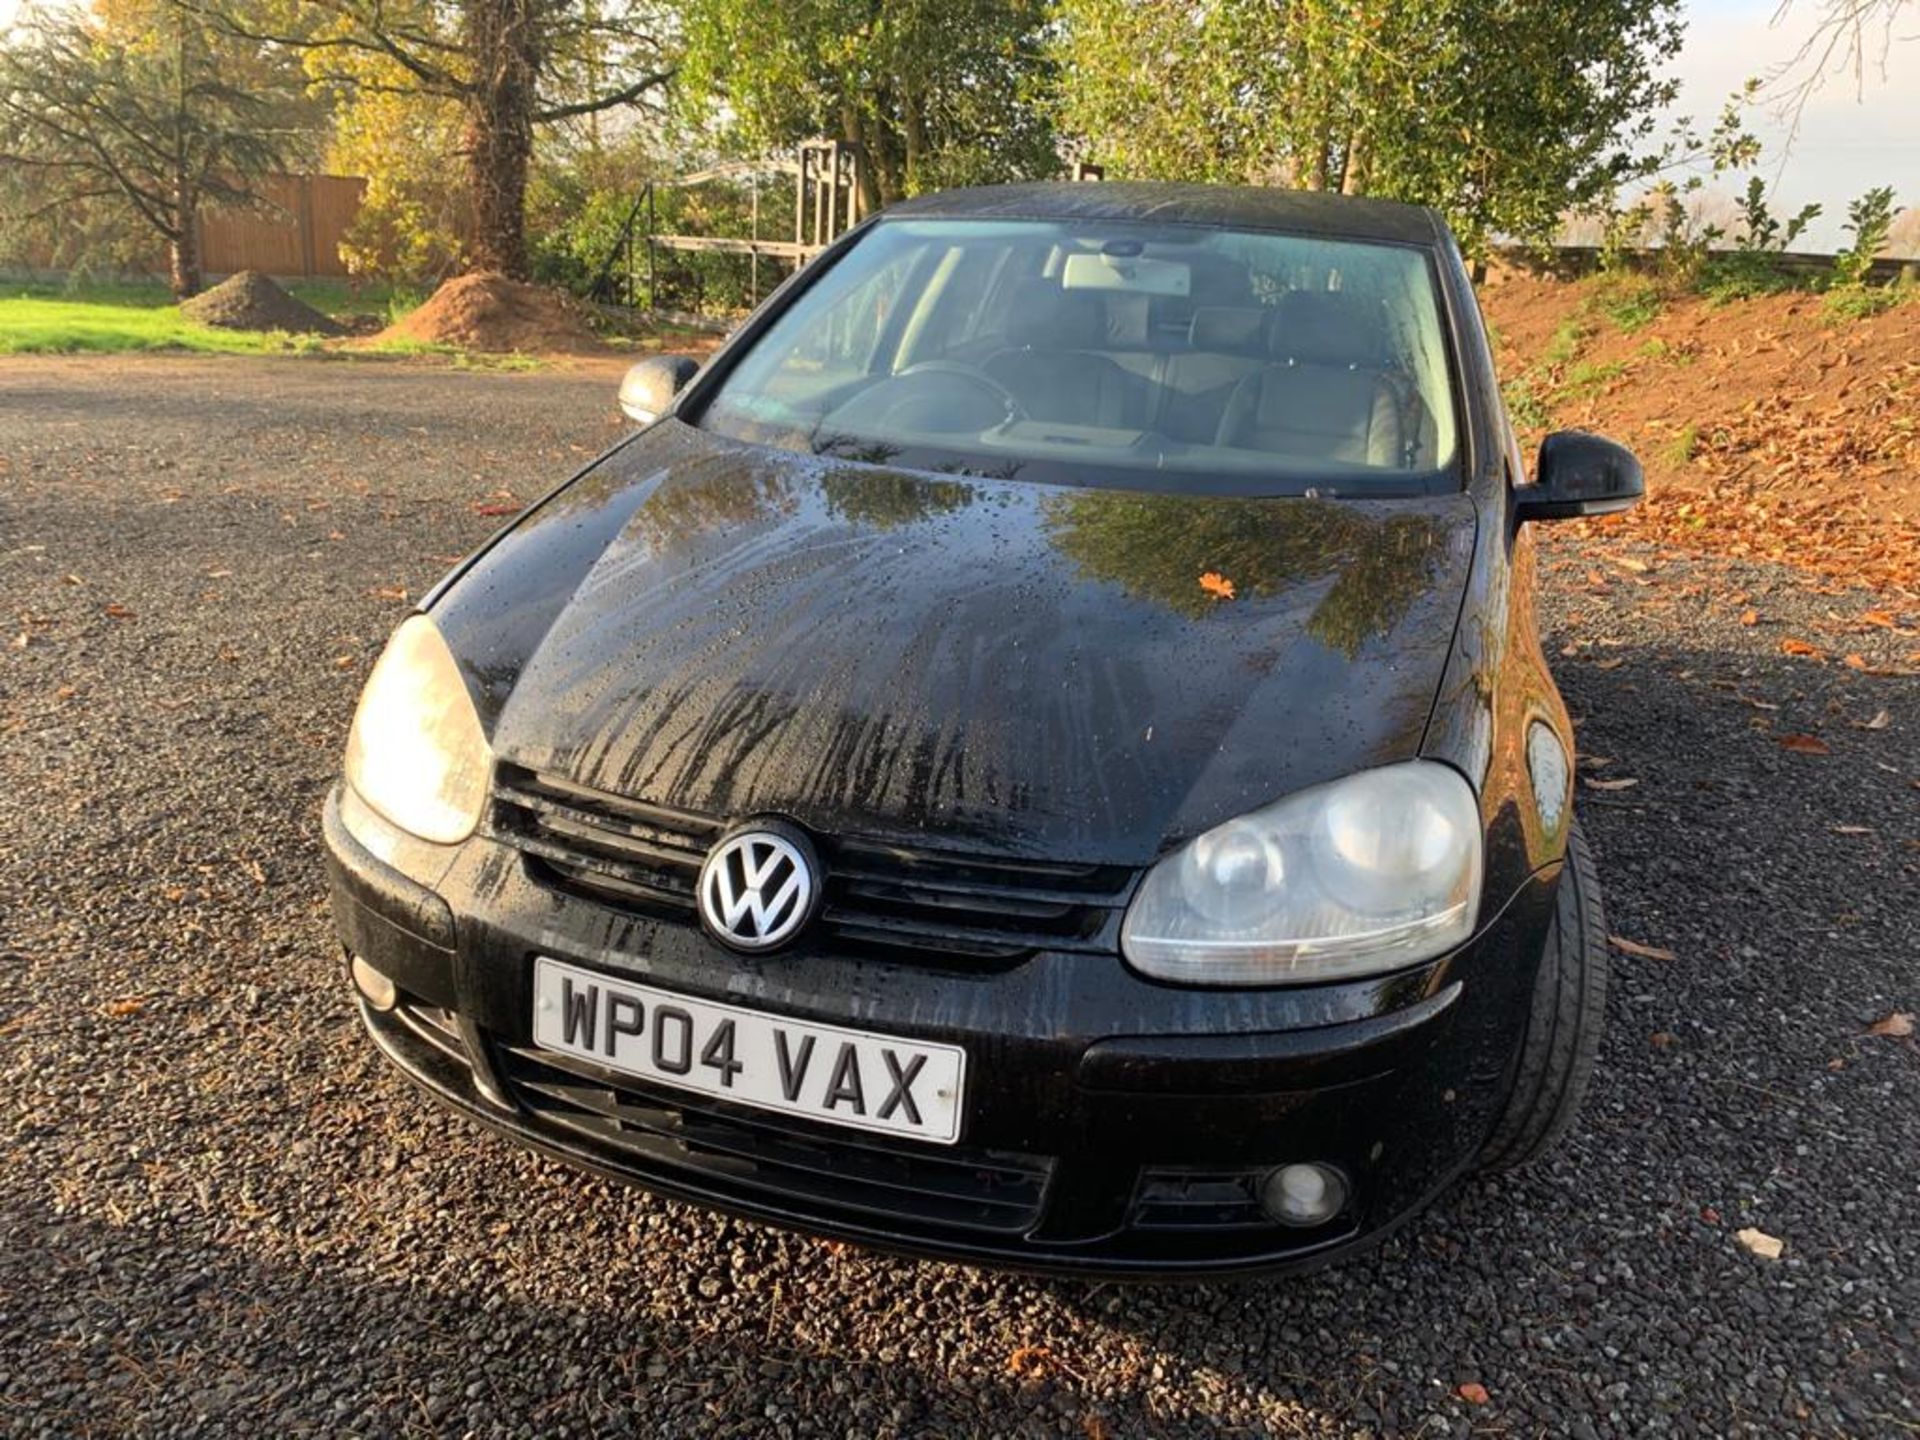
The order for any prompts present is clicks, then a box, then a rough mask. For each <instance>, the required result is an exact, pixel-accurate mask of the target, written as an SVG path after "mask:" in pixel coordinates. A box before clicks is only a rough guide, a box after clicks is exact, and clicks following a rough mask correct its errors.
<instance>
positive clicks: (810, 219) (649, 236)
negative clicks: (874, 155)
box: [591, 140, 867, 329]
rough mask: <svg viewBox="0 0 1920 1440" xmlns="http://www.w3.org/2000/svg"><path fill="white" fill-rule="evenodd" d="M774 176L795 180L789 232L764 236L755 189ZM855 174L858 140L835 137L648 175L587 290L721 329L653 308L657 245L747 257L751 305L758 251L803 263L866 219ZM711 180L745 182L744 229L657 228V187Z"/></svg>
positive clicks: (720, 322)
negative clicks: (694, 231)
mask: <svg viewBox="0 0 1920 1440" xmlns="http://www.w3.org/2000/svg"><path fill="white" fill-rule="evenodd" d="M775 176H791V177H792V178H793V180H794V182H795V184H794V207H793V231H792V238H791V239H784V240H776V239H771V238H763V237H762V235H761V233H760V219H761V216H760V191H761V188H762V186H763V185H764V184H765V182H766V181H767V180H768V179H769V178H771V177H775ZM861 179H862V176H861V156H860V150H859V147H858V146H856V145H852V144H850V143H848V142H846V141H841V140H808V141H806V142H804V143H803V144H801V145H800V146H798V147H797V149H796V151H795V153H794V156H793V158H792V159H784V158H769V159H764V160H741V161H735V162H733V163H731V164H726V165H715V166H713V167H711V168H710V169H706V170H694V171H690V172H688V173H687V174H684V175H678V176H675V177H674V178H673V179H671V180H649V181H648V182H647V184H646V186H645V187H644V188H643V189H642V190H641V192H640V194H639V196H638V197H636V198H635V200H634V202H633V207H632V208H631V209H630V210H629V211H628V212H627V220H626V224H625V225H624V226H623V227H622V228H621V232H620V238H619V239H618V240H617V241H616V242H615V243H614V247H613V249H612V250H611V251H610V252H609V253H608V255H607V258H606V261H605V262H604V263H603V264H602V265H601V267H600V272H599V274H598V276H597V277H596V278H595V280H594V284H593V289H592V292H591V293H592V297H593V298H594V299H595V300H597V301H599V302H601V303H602V304H610V305H624V306H627V307H629V308H634V309H642V310H645V311H646V312H647V313H648V314H649V315H651V316H653V317H655V318H659V319H665V320H670V321H673V322H674V323H676V324H682V325H692V326H699V327H703V328H722V329H724V328H725V327H726V326H727V325H728V324H729V323H730V322H729V321H728V320H726V319H723V318H720V317H715V316H702V315H694V314H688V313H687V312H684V311H663V310H662V309H661V308H660V303H659V302H660V294H659V278H660V262H659V252H660V251H662V250H676V251H685V252H693V253H702V252H704V253H707V254H714V253H719V254H730V255H747V256H750V257H751V278H750V281H749V294H750V299H751V301H752V303H754V304H756V305H757V304H758V303H759V301H760V261H761V259H762V258H763V257H764V258H766V259H768V260H771V261H775V262H787V263H790V264H792V265H795V266H799V265H804V264H806V263H807V261H809V260H811V259H812V258H813V257H814V256H816V255H818V254H819V253H820V252H821V251H822V250H825V249H826V248H827V247H828V246H829V245H831V244H832V243H833V242H834V241H835V240H837V239H839V238H840V236H841V235H843V234H845V233H846V232H847V231H848V230H850V229H852V228H853V227H854V226H855V225H857V224H859V223H860V221H861V220H863V219H865V218H866V214H867V206H866V200H865V197H864V195H863V194H862V191H861ZM716 181H735V182H739V183H744V184H745V185H746V186H747V189H748V193H749V195H750V197H751V212H750V220H749V227H748V228H749V233H748V234H747V235H746V236H744V237H743V236H733V235H677V234H662V233H660V230H659V228H658V212H657V210H656V207H655V204H654V200H655V195H656V191H657V190H658V189H672V190H684V189H690V188H692V187H693V186H696V185H707V184H712V183H714V182H716ZM636 232H638V233H636ZM642 247H644V250H645V272H644V280H645V287H646V303H645V304H644V305H641V304H640V303H639V299H640V290H641V281H642V274H641V271H640V259H641V254H640V252H641V249H642Z"/></svg>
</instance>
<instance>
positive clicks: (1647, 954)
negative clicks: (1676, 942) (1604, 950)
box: [1607, 935, 1680, 960]
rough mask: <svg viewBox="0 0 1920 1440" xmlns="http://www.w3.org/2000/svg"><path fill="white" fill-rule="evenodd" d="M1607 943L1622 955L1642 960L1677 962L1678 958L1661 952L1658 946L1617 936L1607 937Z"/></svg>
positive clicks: (1670, 952) (1669, 951)
mask: <svg viewBox="0 0 1920 1440" xmlns="http://www.w3.org/2000/svg"><path fill="white" fill-rule="evenodd" d="M1607 943H1608V944H1609V945H1611V946H1613V948H1614V949H1616V950H1618V951H1619V952H1620V953H1621V954H1622V955H1638V956H1639V957H1640V958H1641V959H1642V960H1678V959H1679V958H1680V957H1679V956H1678V955H1675V954H1674V953H1673V951H1671V950H1662V949H1661V948H1660V947H1659V946H1658V945H1642V944H1640V943H1638V942H1637V941H1633V940H1626V939H1623V938H1621V937H1620V936H1618V935H1609V936H1607Z"/></svg>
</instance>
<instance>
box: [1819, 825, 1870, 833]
mask: <svg viewBox="0 0 1920 1440" xmlns="http://www.w3.org/2000/svg"><path fill="white" fill-rule="evenodd" d="M1827 829H1829V830H1831V831H1832V832H1833V833H1834V834H1836V835H1871V834H1873V827H1872V826H1871V825H1829V826H1828V827H1827Z"/></svg>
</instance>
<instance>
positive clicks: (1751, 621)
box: [1740, 610, 1760, 625]
mask: <svg viewBox="0 0 1920 1440" xmlns="http://www.w3.org/2000/svg"><path fill="white" fill-rule="evenodd" d="M1740 623H1741V624H1742V625H1758V624H1759V623H1760V612H1759V611H1758V610H1748V611H1746V612H1744V613H1743V614H1742V615H1741V616H1740Z"/></svg>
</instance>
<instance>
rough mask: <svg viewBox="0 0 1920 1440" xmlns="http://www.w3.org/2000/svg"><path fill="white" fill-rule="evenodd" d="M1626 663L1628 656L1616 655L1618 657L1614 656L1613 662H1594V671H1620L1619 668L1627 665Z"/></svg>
mask: <svg viewBox="0 0 1920 1440" xmlns="http://www.w3.org/2000/svg"><path fill="white" fill-rule="evenodd" d="M1626 663H1627V657H1626V656H1624V655H1616V656H1614V657H1613V659H1611V660H1596V661H1594V662H1593V668H1594V669H1596V670H1618V669H1619V668H1620V667H1621V666H1622V665H1624V664H1626Z"/></svg>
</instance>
